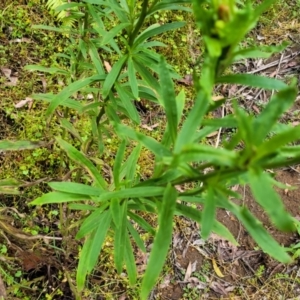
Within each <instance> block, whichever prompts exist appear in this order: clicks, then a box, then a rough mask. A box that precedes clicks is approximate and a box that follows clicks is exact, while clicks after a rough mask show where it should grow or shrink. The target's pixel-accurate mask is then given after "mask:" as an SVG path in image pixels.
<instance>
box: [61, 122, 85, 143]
mask: <svg viewBox="0 0 300 300" xmlns="http://www.w3.org/2000/svg"><path fill="white" fill-rule="evenodd" d="M60 124H61V126H62V127H63V128H64V129H66V130H67V131H69V132H70V133H71V134H72V135H73V136H74V137H76V138H77V139H78V140H79V141H80V142H81V143H82V142H83V141H82V138H81V136H80V134H79V133H78V131H77V130H76V128H75V127H74V126H73V125H72V124H71V123H70V122H69V121H68V120H67V119H64V118H63V119H60Z"/></svg>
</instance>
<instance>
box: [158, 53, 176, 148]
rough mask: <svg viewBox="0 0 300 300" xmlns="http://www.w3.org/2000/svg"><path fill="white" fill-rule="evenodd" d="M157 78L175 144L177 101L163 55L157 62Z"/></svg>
mask: <svg viewBox="0 0 300 300" xmlns="http://www.w3.org/2000/svg"><path fill="white" fill-rule="evenodd" d="M159 78H160V85H161V97H162V101H163V104H164V110H165V113H166V116H167V121H168V127H169V132H170V135H171V139H172V141H173V144H175V141H176V137H177V124H178V119H179V118H178V115H177V102H176V96H175V91H174V83H173V81H172V79H171V76H170V73H169V71H168V68H167V64H166V61H165V60H164V58H163V57H162V58H161V61H160V63H159Z"/></svg>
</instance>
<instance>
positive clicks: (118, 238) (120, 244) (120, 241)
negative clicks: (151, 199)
mask: <svg viewBox="0 0 300 300" xmlns="http://www.w3.org/2000/svg"><path fill="white" fill-rule="evenodd" d="M119 207H120V209H119V212H120V213H119V220H118V223H117V226H116V228H115V230H114V235H115V236H114V262H115V266H116V269H117V272H118V274H121V272H122V267H123V261H124V252H125V247H126V240H125V239H126V233H127V226H126V225H127V224H126V223H127V201H124V202H123V203H122V205H119Z"/></svg>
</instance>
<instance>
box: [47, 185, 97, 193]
mask: <svg viewBox="0 0 300 300" xmlns="http://www.w3.org/2000/svg"><path fill="white" fill-rule="evenodd" d="M48 185H49V186H50V187H51V188H52V189H54V190H56V191H57V192H64V193H70V194H78V195H86V196H99V195H100V194H101V193H102V190H101V189H99V188H97V187H94V186H89V185H86V184H82V183H76V182H49V183H48Z"/></svg>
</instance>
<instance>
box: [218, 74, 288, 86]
mask: <svg viewBox="0 0 300 300" xmlns="http://www.w3.org/2000/svg"><path fill="white" fill-rule="evenodd" d="M217 83H234V84H241V85H247V86H252V87H258V88H262V89H266V90H281V89H284V88H287V84H286V83H284V82H283V81H281V80H278V79H275V78H270V77H265V76H259V75H253V74H234V75H226V76H222V77H219V78H217Z"/></svg>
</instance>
